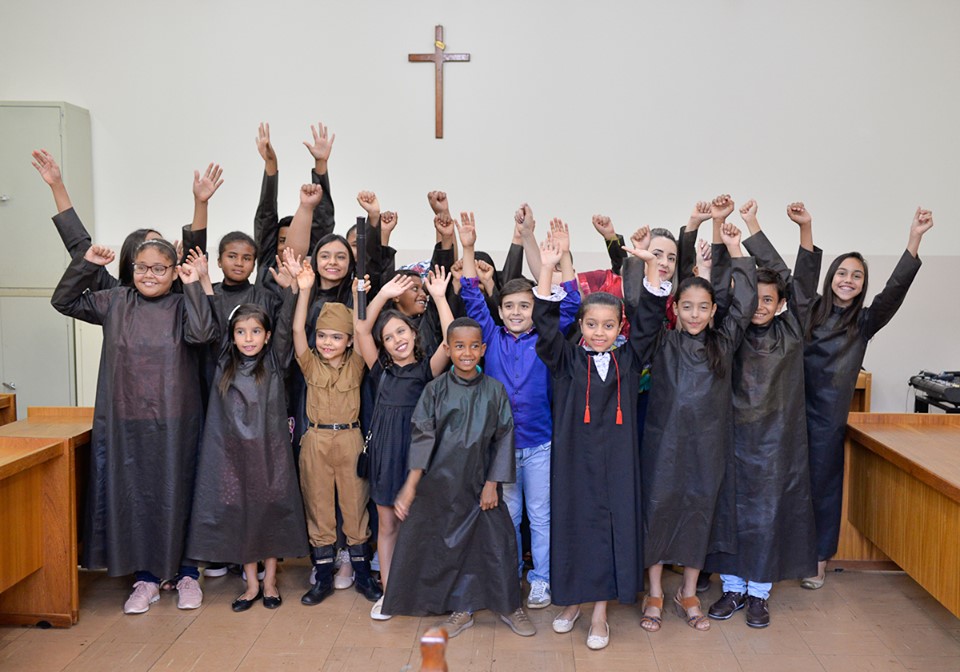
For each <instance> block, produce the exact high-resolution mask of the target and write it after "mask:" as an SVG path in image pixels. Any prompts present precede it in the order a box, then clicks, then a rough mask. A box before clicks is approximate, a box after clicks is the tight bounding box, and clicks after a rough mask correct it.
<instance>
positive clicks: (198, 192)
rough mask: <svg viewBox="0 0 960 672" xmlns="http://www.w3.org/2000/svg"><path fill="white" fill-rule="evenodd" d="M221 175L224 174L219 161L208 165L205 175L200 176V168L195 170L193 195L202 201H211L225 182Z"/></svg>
mask: <svg viewBox="0 0 960 672" xmlns="http://www.w3.org/2000/svg"><path fill="white" fill-rule="evenodd" d="M221 175H223V170H222V169H221V168H220V164H218V163H211V164H210V165H209V166H207V170H206V171H205V172H204V173H203V177H201V176H200V171H199V170H195V171H193V197H194V198H195V199H197V200H198V201H200V202H201V203H206V202H207V201H209V200H210V198H211V197H212V196H213V195H214V194H215V193H217V189H219V188H220V185H221V184H223V180H222V179H221V177H220V176H221Z"/></svg>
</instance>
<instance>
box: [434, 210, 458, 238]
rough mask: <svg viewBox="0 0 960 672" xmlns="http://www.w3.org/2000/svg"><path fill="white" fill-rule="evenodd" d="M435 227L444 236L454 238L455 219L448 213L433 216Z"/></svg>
mask: <svg viewBox="0 0 960 672" xmlns="http://www.w3.org/2000/svg"><path fill="white" fill-rule="evenodd" d="M433 227H434V228H435V229H436V230H437V233H439V234H440V235H441V236H442V237H444V238H453V232H454V229H455V228H456V227H455V224H454V221H453V220H452V219H451V218H450V215H448V214H439V215H437V216H436V217H434V218H433Z"/></svg>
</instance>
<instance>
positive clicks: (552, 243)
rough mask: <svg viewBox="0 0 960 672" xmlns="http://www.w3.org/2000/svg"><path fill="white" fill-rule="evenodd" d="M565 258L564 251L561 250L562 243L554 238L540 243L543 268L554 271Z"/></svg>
mask: <svg viewBox="0 0 960 672" xmlns="http://www.w3.org/2000/svg"><path fill="white" fill-rule="evenodd" d="M562 258H563V250H562V249H560V243H558V242H557V241H556V239H554V238H553V237H552V236H551V237H548V238H547V239H546V240H544V241H543V242H542V243H540V263H541V264H543V266H542V267H543V268H550V269H553V268H555V267H556V265H557V264H559V263H560V259H562Z"/></svg>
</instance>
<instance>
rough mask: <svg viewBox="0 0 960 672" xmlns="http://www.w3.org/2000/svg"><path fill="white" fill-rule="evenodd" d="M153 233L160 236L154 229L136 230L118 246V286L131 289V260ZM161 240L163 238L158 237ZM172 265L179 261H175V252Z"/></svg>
mask: <svg viewBox="0 0 960 672" xmlns="http://www.w3.org/2000/svg"><path fill="white" fill-rule="evenodd" d="M151 233H155V234H157V235H158V236H160V232H159V231H156V230H154V229H137V230H136V231H134V232H132V233H130V234H129V235H127V237H126V238H124V239H123V245H121V246H120V273H119V276H120V284H121V285H123V286H124V287H133V260H134V259H136V257H137V252H139V251H140V250H139V248H140V246H141V245H142V244H143V241H145V240H146V239H147V236H148V235H149V234H151ZM160 237H161V238H163V236H160ZM173 257H174V258H173V263H177V262H178V261H180V260H179V259H177V258H176V257H177V255H176V251H174V255H173Z"/></svg>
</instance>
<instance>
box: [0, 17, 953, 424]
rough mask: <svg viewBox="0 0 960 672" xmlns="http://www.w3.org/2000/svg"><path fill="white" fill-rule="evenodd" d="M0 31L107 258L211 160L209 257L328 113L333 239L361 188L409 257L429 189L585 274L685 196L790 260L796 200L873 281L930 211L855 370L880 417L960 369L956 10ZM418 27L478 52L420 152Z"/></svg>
mask: <svg viewBox="0 0 960 672" xmlns="http://www.w3.org/2000/svg"><path fill="white" fill-rule="evenodd" d="M2 15H3V17H4V25H5V28H6V30H5V31H4V39H3V40H2V41H0V63H3V64H4V67H3V76H2V77H0V99H9V100H17V99H20V100H45V99H46V100H67V101H69V102H72V103H75V104H77V105H81V106H83V107H86V108H88V109H89V110H90V112H91V117H92V121H93V147H94V160H95V169H94V185H95V208H96V222H97V236H96V237H97V238H98V239H99V240H100V241H102V242H105V243H108V244H114V245H117V244H119V242H120V241H121V240H122V239H123V237H124V235H125V234H126V233H127V232H128V231H129V230H130V229H132V228H135V227H139V226H152V227H156V228H159V229H160V230H161V231H163V232H165V233H167V234H168V235H170V236H171V237H172V236H173V235H174V232H175V229H176V227H177V226H179V225H180V224H182V223H185V222H187V221H189V219H190V216H191V214H192V201H191V196H190V181H191V179H192V171H193V169H194V168H199V167H202V166H205V165H206V163H207V162H209V161H218V162H220V163H221V164H223V166H224V168H225V177H226V183H225V184H224V186H223V188H222V189H221V191H220V192H219V193H218V194H217V195H216V197H215V200H214V202H213V204H212V207H211V245H212V244H214V243H215V241H216V239H217V238H219V236H220V235H221V234H223V233H225V232H226V231H228V230H232V229H234V228H247V229H249V228H250V226H251V220H252V216H253V210H254V207H255V204H256V199H257V196H258V189H259V179H260V171H261V169H262V164H261V163H260V160H259V156H258V155H257V153H256V148H255V145H254V137H255V134H256V126H257V123H258V122H260V121H262V120H265V121H269V122H271V126H272V129H273V135H274V143H275V145H276V148H277V151H278V153H279V155H280V164H281V177H282V183H281V184H282V193H281V210H282V211H286V212H292V210H293V208H294V207H295V203H296V188H297V185H298V184H299V183H300V182H301V181H303V180H305V179H306V177H307V174H308V172H307V171H308V169H309V166H310V162H309V157H308V155H307V153H306V150H305V149H304V148H303V147H302V146H301V145H300V141H301V140H303V139H306V138H307V137H308V134H309V132H308V125H309V124H310V123H311V122H315V121H317V120H318V119H322V120H323V121H325V122H327V123H328V124H329V125H330V126H331V128H332V130H334V131H335V132H336V133H337V141H336V145H335V148H334V156H333V159H332V161H331V178H332V181H333V195H334V197H335V199H336V202H337V206H338V219H339V222H340V228H341V229H343V228H345V227H346V226H347V225H348V224H349V223H350V222H351V221H352V219H353V217H354V216H355V215H356V214H358V212H359V210H358V208H357V207H356V205H355V202H354V198H353V197H354V195H355V194H356V192H357V191H359V190H360V189H366V188H370V189H374V190H376V191H377V192H378V194H379V195H380V197H381V202H382V203H383V205H384V207H385V208H390V209H396V210H398V211H399V212H400V228H399V229H398V232H397V234H396V236H395V242H396V244H397V246H398V247H399V248H401V255H402V256H404V255H408V256H411V257H413V256H418V254H419V252H415V251H419V250H422V249H423V248H424V247H425V242H426V241H427V240H429V239H430V238H431V234H430V233H429V232H428V230H427V229H425V227H428V226H429V224H428V222H429V210H428V208H427V204H426V201H425V198H424V195H425V193H426V192H427V191H428V190H430V189H435V188H441V189H446V190H447V191H448V192H449V193H450V194H451V202H452V204H453V206H454V208H455V209H460V208H469V209H473V210H475V211H476V213H477V217H478V221H479V223H480V224H481V226H482V227H483V228H482V229H481V246H483V247H486V248H487V249H490V250H492V251H496V250H503V249H505V247H506V244H507V241H508V239H509V236H510V228H511V225H512V223H511V215H512V212H513V210H514V209H515V208H516V206H517V204H518V203H520V202H521V201H522V200H528V201H530V203H531V204H532V205H533V206H534V209H535V212H536V213H537V215H538V220H539V221H540V222H541V225H542V224H544V223H546V221H547V219H548V218H549V217H552V216H560V217H563V218H564V219H567V220H568V221H570V222H571V223H573V224H574V225H575V227H576V234H575V236H576V237H575V251H577V252H579V255H578V257H577V260H578V265H580V264H581V263H586V262H588V261H592V260H593V259H597V262H598V263H599V262H600V261H601V260H602V257H601V256H599V255H597V256H596V257H594V255H592V254H591V252H592V251H594V250H597V249H598V245H599V243H598V239H597V238H596V236H595V234H594V233H593V232H592V229H591V227H590V225H589V217H590V215H591V214H592V213H594V212H604V213H606V214H609V215H611V216H612V217H613V218H614V221H615V222H616V223H617V224H618V227H619V228H620V229H621V230H622V231H624V232H628V231H629V230H630V229H632V228H634V227H636V226H637V225H640V224H651V225H667V226H670V227H671V228H674V229H676V228H677V227H678V226H679V225H680V224H682V223H683V222H684V221H685V218H686V215H687V212H688V211H689V209H690V206H691V205H692V203H693V202H694V201H696V200H698V199H702V198H708V197H711V196H713V195H715V194H716V193H720V192H730V193H732V194H733V195H734V196H735V198H737V199H738V200H740V201H742V200H745V199H746V198H749V197H756V198H757V199H758V200H759V201H760V206H761V210H760V215H761V221H763V222H764V224H765V225H766V226H767V229H768V233H769V234H770V236H771V238H772V239H773V240H774V242H775V243H776V244H777V245H778V246H780V247H781V248H782V249H784V250H785V251H790V250H792V248H793V247H794V246H795V245H796V241H795V235H796V234H795V231H794V230H793V228H792V226H791V225H789V223H788V222H786V220H785V218H784V217H783V216H782V214H781V213H782V212H783V206H784V204H786V203H787V202H788V201H791V200H795V199H803V200H805V201H806V202H807V204H808V206H809V208H810V210H811V211H812V212H813V214H814V216H815V235H816V238H817V243H818V244H819V245H820V246H821V247H823V248H824V249H825V251H826V255H827V258H828V259H829V258H830V257H832V256H833V255H834V254H836V253H839V252H842V251H845V250H847V249H852V248H856V249H859V250H861V251H862V252H864V253H865V254H866V255H867V256H868V257H870V258H871V259H873V260H874V268H873V269H872V270H873V271H874V282H873V283H872V285H873V289H879V288H880V286H881V285H882V279H883V276H884V275H885V272H884V270H883V269H884V268H885V267H892V264H887V262H886V261H884V260H887V259H895V258H896V257H897V256H898V255H899V253H900V251H901V250H902V246H903V245H904V243H905V241H906V231H907V227H908V225H909V222H910V217H911V215H912V212H913V210H914V209H915V208H916V206H917V205H919V204H923V205H924V206H925V207H929V208H932V209H933V210H934V212H935V219H936V221H937V222H938V225H937V227H936V228H935V229H934V230H933V231H932V232H931V233H930V234H929V236H928V239H927V241H925V243H924V247H923V249H922V256H923V257H925V258H929V259H930V263H928V264H927V265H926V266H925V268H924V269H923V270H922V271H921V275H920V281H919V283H920V284H922V287H923V288H924V289H925V291H924V290H922V288H921V286H920V284H918V287H917V288H916V290H921V291H914V292H912V293H911V295H910V297H909V298H908V301H907V305H906V306H905V307H904V315H901V316H898V318H897V320H895V321H894V323H893V325H891V326H890V327H889V328H888V329H889V332H887V331H885V332H883V333H882V334H881V335H880V336H879V337H878V340H877V343H876V344H875V345H874V346H872V348H871V351H870V352H869V354H868V358H867V362H868V365H869V367H870V368H871V369H872V370H873V371H874V380H875V386H876V388H877V389H875V391H874V409H875V410H900V409H901V408H903V401H902V399H903V398H904V397H905V391H904V390H905V388H904V387H903V384H904V375H905V374H906V373H909V372H915V371H917V370H919V369H920V368H928V369H930V368H951V367H952V368H960V345H957V342H958V341H957V339H956V338H946V334H947V333H952V334H956V333H958V332H960V313H958V311H957V308H958V307H960V300H958V299H957V295H956V293H955V291H952V290H955V289H956V288H957V285H958V283H957V278H958V273H957V271H956V270H955V269H956V268H957V262H960V229H958V227H957V226H956V225H955V224H954V222H953V219H954V217H953V214H954V213H953V211H952V207H951V206H953V203H954V199H955V191H956V186H957V184H958V178H960V134H958V133H957V132H956V124H957V119H960V78H958V77H957V76H956V68H957V64H958V63H960V42H958V41H957V40H956V33H957V31H958V29H960V3H955V2H950V1H948V0H940V1H938V0H918V1H914V2H909V3H908V2H901V1H894V0H885V1H871V0H845V1H843V2H835V1H834V2H825V1H823V0H814V1H811V2H806V3H787V2H759V1H747V0H739V1H737V0H726V1H722V2H721V1H716V0H709V1H708V0H699V1H692V0H691V1H688V2H678V3H670V4H669V6H667V3H662V2H650V1H646V0H645V1H643V2H625V1H621V2H594V3H584V2H577V3H574V2H548V1H546V0H537V1H534V2H524V3H518V2H504V1H503V0H493V1H487V2H482V3H481V2H463V1H455V2H454V1H450V0H447V1H440V0H435V1H430V2H418V3H394V2H372V1H370V0H366V1H361V0H355V1H354V2H350V3H332V2H326V3H316V2H306V1H305V0H290V1H286V2H276V3H272V4H264V3H262V2H257V3H254V2H236V1H233V2H225V1H223V0H218V1H206V2H186V1H185V0H172V1H169V2H166V3H163V4H162V5H160V4H157V5H156V6H153V5H151V6H145V3H131V2H121V1H119V0H99V1H95V2H83V3H78V2H66V0H48V1H47V2H43V3H14V2H13V1H12V0H4V7H3V9H2ZM435 23H443V24H444V26H445V28H446V41H447V44H448V50H451V51H468V52H470V53H471V54H472V61H471V62H470V63H467V64H463V63H455V64H451V65H448V66H446V69H445V73H446V100H445V111H446V115H445V116H446V125H445V126H446V129H445V130H446V138H445V139H444V140H435V139H433V73H432V70H431V67H430V66H429V65H425V64H419V63H417V64H414V63H408V62H407V54H408V53H410V52H418V53H419V52H426V51H429V50H430V49H431V48H432V40H433V26H434V24H435ZM23 160H24V161H27V160H28V157H23ZM51 207H52V204H51ZM407 251H408V252H407ZM937 255H942V256H943V257H944V258H943V259H940V260H934V259H933V257H934V256H937ZM885 264H886V266H885ZM581 267H582V266H581ZM908 315H910V316H911V317H908ZM927 315H930V316H931V317H932V319H930V320H929V325H927V324H925V322H926V321H927V320H926V319H924V318H926V316H927ZM895 329H896V331H894V330H895ZM930 331H933V332H934V336H929V334H928V332H930ZM936 334H944V337H943V338H940V337H937V336H936ZM881 343H890V344H891V347H892V350H891V354H892V353H893V352H895V353H896V366H895V367H894V365H893V363H890V362H888V361H885V360H884V359H883V358H880V357H878V356H877V355H878V353H880V352H881ZM918 343H922V344H924V345H923V347H917V344H918ZM887 367H890V369H891V370H893V369H894V368H895V369H896V371H897V373H896V374H895V379H894V378H891V379H890V380H889V381H888V380H887V376H886V371H887ZM901 369H902V370H903V372H902V373H903V374H904V375H901ZM880 381H883V382H880ZM880 388H882V389H880ZM901 392H902V393H901Z"/></svg>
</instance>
